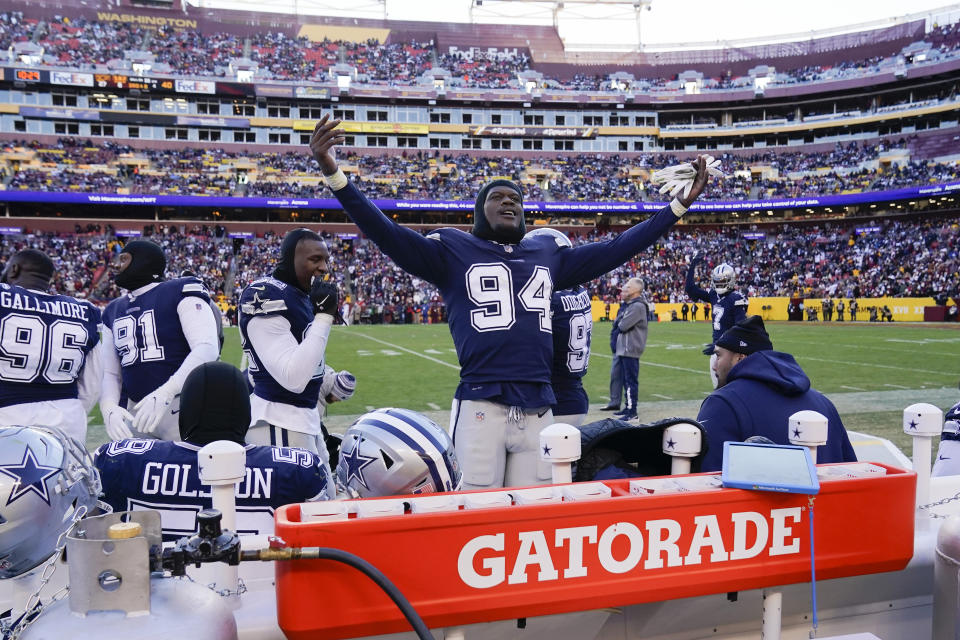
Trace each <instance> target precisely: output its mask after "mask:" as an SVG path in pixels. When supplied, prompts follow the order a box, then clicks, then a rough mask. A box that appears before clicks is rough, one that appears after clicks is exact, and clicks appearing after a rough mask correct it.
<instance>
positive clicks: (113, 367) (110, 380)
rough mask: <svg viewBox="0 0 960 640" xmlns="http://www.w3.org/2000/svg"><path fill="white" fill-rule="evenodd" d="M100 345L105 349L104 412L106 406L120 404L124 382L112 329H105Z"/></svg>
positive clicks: (102, 402)
mask: <svg viewBox="0 0 960 640" xmlns="http://www.w3.org/2000/svg"><path fill="white" fill-rule="evenodd" d="M100 344H101V345H102V347H103V349H102V350H101V352H100V356H101V362H102V364H103V367H102V368H103V374H102V377H101V383H100V408H101V410H102V409H103V407H104V406H114V405H118V404H120V389H121V387H122V385H123V381H122V379H121V378H120V358H119V357H117V349H116V347H114V345H113V330H112V329H111V328H110V327H108V326H104V327H103V331H102V332H101V333H100ZM124 408H126V407H124Z"/></svg>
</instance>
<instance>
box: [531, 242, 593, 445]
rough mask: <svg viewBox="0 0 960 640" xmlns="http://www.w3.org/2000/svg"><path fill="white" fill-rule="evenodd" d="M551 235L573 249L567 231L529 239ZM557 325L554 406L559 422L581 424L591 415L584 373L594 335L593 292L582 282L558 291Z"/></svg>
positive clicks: (552, 301) (553, 314) (552, 313)
mask: <svg viewBox="0 0 960 640" xmlns="http://www.w3.org/2000/svg"><path fill="white" fill-rule="evenodd" d="M536 236H548V237H551V238H553V239H554V241H555V242H556V243H557V246H560V247H567V248H572V247H573V243H572V242H570V238H568V237H567V236H566V234H564V233H562V232H560V231H557V230H556V229H550V228H547V227H540V228H537V229H534V230H533V231H530V232H529V233H528V234H527V236H526V237H527V238H531V237H536ZM550 316H551V322H552V324H553V373H552V376H551V379H550V386H551V387H553V395H555V396H556V398H557V401H556V403H555V404H554V405H553V406H551V407H550V410H551V411H552V412H553V419H554V421H555V422H563V423H566V424H572V425H573V426H575V427H579V426H580V425H581V424H583V419H584V418H586V417H587V411H589V409H590V399H589V398H588V397H587V391H586V389H584V388H583V376H585V375H587V366H588V365H589V364H590V336H591V334H592V333H593V313H592V311H591V305H590V293H589V292H588V291H587V289H586V287H584V286H582V285H578V286H576V287H573V288H572V289H565V290H563V291H554V292H553V297H552V298H551V299H550Z"/></svg>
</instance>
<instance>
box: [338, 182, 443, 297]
mask: <svg viewBox="0 0 960 640" xmlns="http://www.w3.org/2000/svg"><path fill="white" fill-rule="evenodd" d="M333 195H335V196H336V197H337V200H339V201H340V204H342V205H343V208H344V210H345V211H346V213H347V215H348V216H349V217H350V219H351V220H353V222H354V223H355V224H356V225H357V226H358V227H359V228H360V230H361V231H363V233H364V234H365V235H366V236H367V237H368V238H370V239H371V240H373V242H374V243H375V244H376V245H377V246H378V247H380V250H381V251H383V252H384V253H385V254H387V255H388V256H390V257H391V258H392V259H393V261H394V262H396V263H397V265H398V266H399V267H400V268H401V269H403V270H404V271H406V272H408V273H411V274H413V275H415V276H417V277H418V278H422V279H423V280H426V281H427V282H431V283H433V284H439V281H438V277H439V275H440V274H441V273H443V271H444V269H443V266H444V263H443V257H442V256H441V254H440V244H439V243H438V242H437V241H436V240H430V239H428V238H425V237H423V236H422V235H420V234H419V233H417V232H416V231H414V230H413V229H409V228H407V227H401V226H400V225H399V224H397V223H396V222H394V221H393V220H391V219H390V218H388V217H387V216H385V215H384V214H383V212H382V211H380V209H378V208H377V206H376V205H375V204H373V203H372V202H370V200H369V199H367V197H366V196H365V195H363V194H362V193H360V190H359V189H358V188H357V187H356V185H354V184H353V183H352V182H348V183H347V185H346V186H345V187H343V188H342V189H337V190H336V191H334V192H333Z"/></svg>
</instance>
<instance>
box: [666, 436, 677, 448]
mask: <svg viewBox="0 0 960 640" xmlns="http://www.w3.org/2000/svg"><path fill="white" fill-rule="evenodd" d="M675 446H677V443H676V442H675V441H674V439H673V438H670V439H669V440H667V449H673V448H674V447H675Z"/></svg>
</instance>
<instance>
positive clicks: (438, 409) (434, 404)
mask: <svg viewBox="0 0 960 640" xmlns="http://www.w3.org/2000/svg"><path fill="white" fill-rule="evenodd" d="M427 406H428V407H430V408H431V409H433V410H434V411H442V410H443V409H442V408H441V407H440V405H438V404H436V403H433V402H428V403H427Z"/></svg>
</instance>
